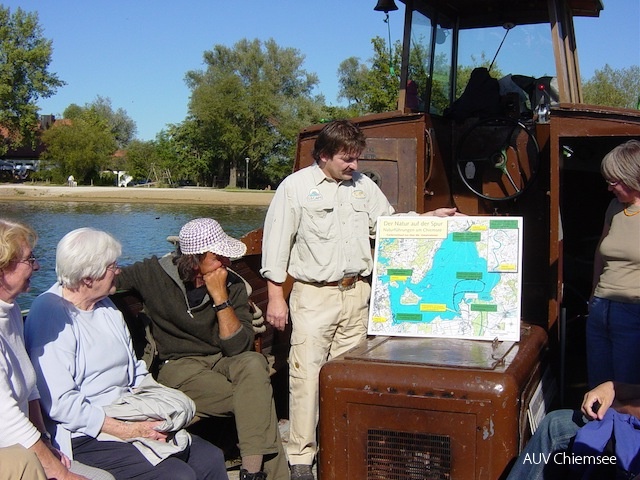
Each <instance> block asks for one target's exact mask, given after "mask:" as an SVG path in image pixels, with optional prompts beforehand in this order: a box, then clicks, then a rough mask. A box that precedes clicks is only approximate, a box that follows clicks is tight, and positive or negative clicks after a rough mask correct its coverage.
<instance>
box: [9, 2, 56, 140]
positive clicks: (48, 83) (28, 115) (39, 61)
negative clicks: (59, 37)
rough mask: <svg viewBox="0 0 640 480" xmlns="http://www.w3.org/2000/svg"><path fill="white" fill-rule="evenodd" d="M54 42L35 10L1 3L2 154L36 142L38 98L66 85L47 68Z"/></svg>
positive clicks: (51, 93) (48, 95)
mask: <svg viewBox="0 0 640 480" xmlns="http://www.w3.org/2000/svg"><path fill="white" fill-rule="evenodd" d="M51 53H52V47H51V41H50V40H47V39H45V38H44V37H43V36H42V28H41V27H40V25H39V24H38V15H37V14H36V13H26V12H24V11H23V10H22V9H20V8H17V9H16V10H15V12H14V13H13V14H12V13H11V11H10V9H9V8H4V7H3V6H2V5H0V127H3V128H4V129H5V130H6V131H5V133H4V136H5V141H4V142H3V143H2V144H0V153H4V152H6V150H7V149H8V148H17V147H19V146H21V145H29V144H31V145H32V144H33V142H34V141H35V133H36V132H37V126H38V107H37V101H38V99H39V98H48V97H50V96H51V95H53V94H54V93H55V92H56V90H57V88H58V87H60V86H62V85H64V82H63V81H61V80H59V79H58V77H57V76H56V75H55V74H52V73H50V72H49V71H48V68H49V63H50V62H51Z"/></svg>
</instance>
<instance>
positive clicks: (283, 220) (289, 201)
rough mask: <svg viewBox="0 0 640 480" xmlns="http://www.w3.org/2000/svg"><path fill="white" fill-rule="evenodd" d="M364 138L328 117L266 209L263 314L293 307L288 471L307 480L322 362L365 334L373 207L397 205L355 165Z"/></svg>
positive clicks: (278, 318) (384, 211) (387, 210)
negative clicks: (304, 163) (288, 288)
mask: <svg viewBox="0 0 640 480" xmlns="http://www.w3.org/2000/svg"><path fill="white" fill-rule="evenodd" d="M365 140H366V139H365V136H364V134H363V133H362V131H361V130H360V129H359V128H358V127H357V126H356V125H354V124H353V123H351V122H349V121H347V120H337V121H333V122H331V123H328V124H327V125H326V126H325V127H324V128H323V129H322V131H321V132H320V134H319V135H318V138H317V139H316V142H315V145H314V149H313V152H312V155H313V158H314V160H315V163H314V164H313V165H311V166H309V167H307V168H304V169H302V170H299V171H297V172H295V173H293V174H291V175H289V176H288V177H287V178H286V179H285V180H284V181H283V182H282V183H281V184H280V186H279V187H278V189H277V190H276V193H275V195H274V197H273V200H272V201H271V205H270V206H269V210H268V212H267V217H266V219H265V227H264V238H263V255H262V269H261V271H260V272H261V273H262V275H263V276H264V277H265V278H266V279H267V285H268V292H269V304H268V306H267V321H268V322H269V323H271V324H272V325H273V326H274V327H275V328H277V329H280V330H284V328H285V325H286V323H287V321H288V315H289V308H291V322H292V335H291V350H290V353H289V425H290V427H289V428H290V430H289V442H288V445H287V453H288V458H289V463H290V464H291V480H314V477H313V473H312V470H311V465H312V464H313V461H314V458H315V456H316V453H317V447H318V445H317V441H316V427H317V423H318V413H319V404H318V401H319V400H318V395H319V394H318V390H319V374H320V368H321V367H322V365H324V363H325V362H327V361H328V360H329V359H331V358H334V357H336V356H338V355H340V354H342V353H344V352H346V351H347V350H349V349H351V348H352V347H354V346H356V345H357V344H359V343H360V342H361V341H362V340H363V339H364V338H365V337H366V334H367V321H368V311H369V296H370V294H371V286H370V285H369V281H368V278H367V277H368V276H369V275H370V274H371V272H372V269H373V258H372V255H371V243H370V239H371V238H372V237H373V235H374V234H375V231H376V221H377V219H378V217H379V216H381V215H391V214H393V212H394V209H393V207H392V206H391V205H390V204H389V201H388V200H387V198H386V197H385V196H384V194H383V193H382V191H381V190H380V189H379V188H378V186H377V185H376V184H375V183H374V182H373V181H372V180H371V179H370V178H368V177H367V176H365V175H362V174H360V173H359V172H358V171H357V169H358V158H359V157H360V154H361V153H362V152H363V150H364V148H365ZM455 211H456V210H455V208H451V209H438V211H437V212H435V213H436V214H439V215H442V216H446V215H454V214H455ZM287 274H289V275H291V276H292V277H293V278H294V280H295V282H294V284H293V290H292V292H291V296H290V299H289V306H288V305H287V301H286V299H285V298H284V291H283V287H282V284H283V283H284V281H285V280H286V278H287Z"/></svg>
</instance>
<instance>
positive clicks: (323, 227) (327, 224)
mask: <svg viewBox="0 0 640 480" xmlns="http://www.w3.org/2000/svg"><path fill="white" fill-rule="evenodd" d="M334 215H335V214H334V209H333V207H332V206H329V205H310V206H304V207H303V208H302V218H301V220H300V229H299V234H300V235H301V236H302V238H304V239H305V241H306V242H307V243H315V242H317V241H327V240H333V239H334V238H336V228H335V225H334Z"/></svg>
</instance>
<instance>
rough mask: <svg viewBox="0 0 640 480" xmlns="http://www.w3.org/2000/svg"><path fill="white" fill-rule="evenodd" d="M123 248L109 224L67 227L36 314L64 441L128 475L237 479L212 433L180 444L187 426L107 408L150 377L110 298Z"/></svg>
mask: <svg viewBox="0 0 640 480" xmlns="http://www.w3.org/2000/svg"><path fill="white" fill-rule="evenodd" d="M120 254H121V246H120V243H119V242H118V241H117V240H116V239H115V238H113V237H112V236H111V235H109V234H108V233H106V232H102V231H99V230H94V229H92V228H80V229H77V230H73V231H72V232H70V233H68V234H67V235H65V236H64V237H63V238H62V240H60V242H59V243H58V246H57V249H56V274H57V277H58V281H57V282H56V283H55V284H54V285H53V286H52V287H51V288H50V289H49V290H48V291H46V292H44V293H43V294H41V295H40V296H39V297H38V298H37V299H36V300H35V301H34V302H33V304H32V306H31V311H30V312H29V315H28V317H27V321H26V327H25V336H26V341H27V348H28V351H29V354H30V355H31V359H32V361H33V363H34V367H35V369H36V374H37V377H38V388H39V389H40V392H41V393H42V397H43V407H44V409H45V411H46V412H47V413H48V415H49V417H50V418H51V419H52V420H53V421H55V422H56V423H57V425H58V427H57V429H56V431H55V438H56V441H57V442H58V444H59V445H60V448H61V450H62V451H63V452H65V453H66V454H67V455H68V456H70V457H71V456H73V458H75V459H78V460H79V461H81V462H83V463H85V464H87V465H91V466H94V467H98V468H101V469H104V470H107V471H108V472H110V473H111V474H113V475H114V476H115V477H116V478H118V479H119V480H124V479H130V478H131V479H132V478H135V479H136V480H145V479H149V480H152V479H153V480H156V479H167V480H182V479H189V480H200V479H202V480H209V479H211V480H213V479H215V480H219V479H220V480H221V479H227V472H226V467H225V464H224V455H223V453H222V451H221V450H220V449H218V448H217V447H215V446H213V445H212V444H210V443H208V442H206V441H205V440H202V439H200V438H198V437H196V436H195V435H193V436H191V443H190V445H189V442H188V440H187V442H186V444H185V443H182V444H180V443H179V442H177V441H176V439H178V438H179V437H180V438H184V436H185V435H186V432H184V431H182V429H181V428H180V427H178V428H176V429H175V430H166V429H165V427H163V425H165V422H164V420H163V421H161V420H157V418H158V417H150V416H149V417H144V418H145V419H140V418H135V419H131V420H123V419H121V418H120V417H116V416H111V415H110V414H107V412H111V411H113V408H114V405H115V406H116V407H117V406H118V405H120V406H121V405H122V403H123V399H127V400H128V399H130V395H131V394H132V393H133V392H136V391H139V390H140V389H141V388H143V387H144V386H146V385H147V384H148V383H149V380H150V378H149V377H150V374H149V373H148V371H147V367H146V365H145V364H144V362H142V361H141V360H138V359H137V358H136V356H135V353H134V351H133V346H132V341H131V337H130V335H129V330H128V329H127V326H126V324H125V321H124V318H123V316H122V314H121V313H120V311H119V310H118V309H117V308H116V307H115V305H114V304H113V302H112V301H111V300H110V299H109V295H110V294H113V293H115V290H116V287H115V279H116V276H117V275H118V274H119V273H120V269H119V268H118V264H117V263H116V262H117V259H118V257H119V256H120ZM155 385H157V384H155ZM163 388H166V387H163ZM167 393H168V394H169V393H172V392H168V391H167ZM178 394H179V395H182V396H184V397H185V399H186V401H187V402H191V400H190V399H188V397H186V396H185V395H184V394H182V393H180V392H178ZM191 403H192V402H191ZM188 421H189V419H188V418H187V419H186V420H185V422H184V423H185V424H186V423H187V422H188ZM187 438H188V437H187ZM174 447H177V448H174ZM167 451H169V452H171V453H166V452H167Z"/></svg>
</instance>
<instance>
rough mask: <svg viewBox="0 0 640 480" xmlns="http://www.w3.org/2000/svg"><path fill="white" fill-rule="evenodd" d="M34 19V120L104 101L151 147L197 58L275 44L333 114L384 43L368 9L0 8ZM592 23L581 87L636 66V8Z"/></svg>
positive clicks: (180, 113) (92, 1)
mask: <svg viewBox="0 0 640 480" xmlns="http://www.w3.org/2000/svg"><path fill="white" fill-rule="evenodd" d="M0 2H1V4H2V5H3V6H4V7H5V8H6V7H9V8H10V9H11V11H14V10H15V9H16V8H18V7H20V8H22V9H23V10H25V11H27V12H37V13H38V18H39V24H40V26H41V28H42V30H43V35H44V36H45V37H46V38H48V39H50V40H52V42H53V55H52V61H51V64H50V66H49V71H51V72H54V73H56V74H57V75H58V78H60V79H61V80H63V81H65V82H66V85H65V86H63V87H61V88H59V89H58V91H57V93H56V94H55V95H54V96H52V97H50V98H47V99H41V100H40V101H39V103H38V105H39V107H40V113H41V114H54V115H55V116H56V117H58V118H59V117H62V113H63V112H64V110H65V109H66V107H67V106H69V105H70V104H72V103H75V104H77V105H80V106H83V105H85V104H87V103H90V102H93V101H94V100H95V99H96V98H97V97H98V96H100V97H104V98H109V99H110V100H111V104H112V107H113V108H114V110H117V109H120V108H122V109H123V110H125V111H126V113H127V114H128V116H129V117H131V118H132V119H133V120H134V122H135V123H136V125H137V138H139V139H140V140H153V139H154V138H155V136H156V134H157V133H159V132H160V131H161V130H162V129H165V128H166V126H167V125H169V124H177V123H180V122H182V121H183V120H184V119H185V118H186V115H187V107H188V102H189V94H190V91H189V89H188V88H187V86H186V84H185V82H184V78H185V74H186V72H188V71H190V70H201V69H203V68H204V63H203V60H202V58H203V53H204V52H205V51H207V50H211V49H212V48H213V46H214V45H218V44H222V45H225V46H227V47H230V48H231V47H233V45H234V44H235V43H236V42H238V41H239V40H241V39H244V38H246V39H249V40H253V39H259V40H263V41H265V40H268V39H270V38H272V39H274V40H275V41H276V43H277V44H278V45H279V46H280V47H284V48H295V49H297V50H298V51H299V52H300V54H301V55H303V56H304V58H305V61H304V64H303V68H304V69H305V70H307V71H308V72H313V73H316V74H317V75H318V77H319V79H320V83H319V86H318V88H317V90H316V91H315V92H314V93H315V94H323V95H324V96H325V100H326V102H327V103H328V104H331V105H338V104H340V102H339V101H338V99H337V94H338V89H339V85H338V79H337V71H338V66H339V64H340V62H342V61H343V60H345V59H346V58H349V57H352V56H355V57H358V58H359V59H360V61H361V62H366V61H367V60H369V59H370V57H371V56H372V54H373V48H372V46H371V39H372V38H374V37H376V36H380V37H382V38H384V39H388V36H389V33H388V30H387V24H386V23H384V13H381V12H376V11H374V10H373V8H374V6H375V5H376V0H322V1H320V2H318V1H315V2H312V1H311V0H270V1H268V0H235V1H226V2H223V1H221V0H187V1H183V2H180V1H176V0H170V1H169V0H89V1H81V0H9V1H6V0H5V1H2V0H0ZM603 2H604V6H605V9H604V10H603V11H602V12H601V14H600V18H578V19H576V21H575V29H576V36H577V39H578V40H577V44H578V52H579V57H580V69H581V73H582V77H583V78H587V79H588V78H590V77H591V76H592V75H593V73H594V71H595V70H596V69H601V68H602V67H604V65H605V64H609V65H610V66H611V67H612V68H614V69H621V68H628V67H630V66H632V65H639V64H640V1H639V0H603ZM397 3H398V6H399V7H400V10H398V11H396V12H390V23H389V26H390V28H391V40H392V42H394V43H395V41H396V40H401V39H402V21H403V11H404V6H403V5H402V3H401V2H397Z"/></svg>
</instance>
